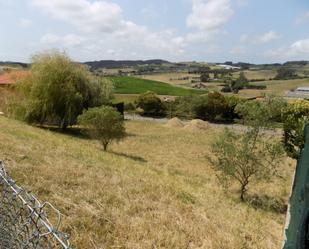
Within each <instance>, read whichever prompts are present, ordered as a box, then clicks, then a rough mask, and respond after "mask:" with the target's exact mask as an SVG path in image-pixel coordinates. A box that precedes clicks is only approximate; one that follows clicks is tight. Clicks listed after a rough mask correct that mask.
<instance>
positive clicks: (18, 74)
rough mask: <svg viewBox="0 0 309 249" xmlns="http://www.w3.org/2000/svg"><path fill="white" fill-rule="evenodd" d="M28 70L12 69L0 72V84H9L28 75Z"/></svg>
mask: <svg viewBox="0 0 309 249" xmlns="http://www.w3.org/2000/svg"><path fill="white" fill-rule="evenodd" d="M29 74H30V72H29V71H12V72H9V73H4V74H0V85H11V84H14V83H16V82H17V81H18V80H20V79H23V78H25V77H27V76H29Z"/></svg>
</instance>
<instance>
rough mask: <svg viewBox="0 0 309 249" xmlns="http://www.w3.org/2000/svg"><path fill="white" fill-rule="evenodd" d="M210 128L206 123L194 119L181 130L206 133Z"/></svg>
mask: <svg viewBox="0 0 309 249" xmlns="http://www.w3.org/2000/svg"><path fill="white" fill-rule="evenodd" d="M209 128H210V127H209V125H208V123H207V122H206V121H203V120H200V119H194V120H192V121H191V122H190V123H189V124H187V125H186V126H185V127H184V128H183V129H184V130H187V131H191V132H200V131H206V130H208V129H209Z"/></svg>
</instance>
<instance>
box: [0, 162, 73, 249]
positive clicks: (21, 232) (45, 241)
mask: <svg viewBox="0 0 309 249" xmlns="http://www.w3.org/2000/svg"><path fill="white" fill-rule="evenodd" d="M48 211H52V213H53V214H55V215H56V217H57V225H56V226H53V225H52V224H51V222H50V220H49V217H48V214H47V213H49V214H52V213H51V212H48ZM60 221H61V214H60V212H59V211H58V210H57V209H55V208H54V207H53V206H52V205H51V204H50V203H48V202H45V203H41V202H40V201H39V200H38V199H37V198H35V197H34V196H33V195H32V194H29V193H28V192H27V191H25V190H24V189H23V188H21V187H20V186H18V185H17V184H16V182H15V181H14V180H13V179H12V178H11V177H9V176H8V174H7V173H6V170H5V167H4V163H3V162H2V161H0V249H72V247H70V245H69V242H68V236H67V235H66V234H64V233H60V232H59V231H58V228H59V225H60Z"/></svg>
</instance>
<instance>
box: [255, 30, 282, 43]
mask: <svg viewBox="0 0 309 249" xmlns="http://www.w3.org/2000/svg"><path fill="white" fill-rule="evenodd" d="M278 38H279V35H278V34H277V33H276V32H274V31H269V32H267V33H265V34H262V35H260V36H257V37H256V40H255V42H256V43H260V44H261V43H268V42H271V41H273V40H276V39H278Z"/></svg>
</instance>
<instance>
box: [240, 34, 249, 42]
mask: <svg viewBox="0 0 309 249" xmlns="http://www.w3.org/2000/svg"><path fill="white" fill-rule="evenodd" d="M239 40H240V42H247V41H248V40H249V35H247V34H243V35H242V36H241V37H240V39H239Z"/></svg>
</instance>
